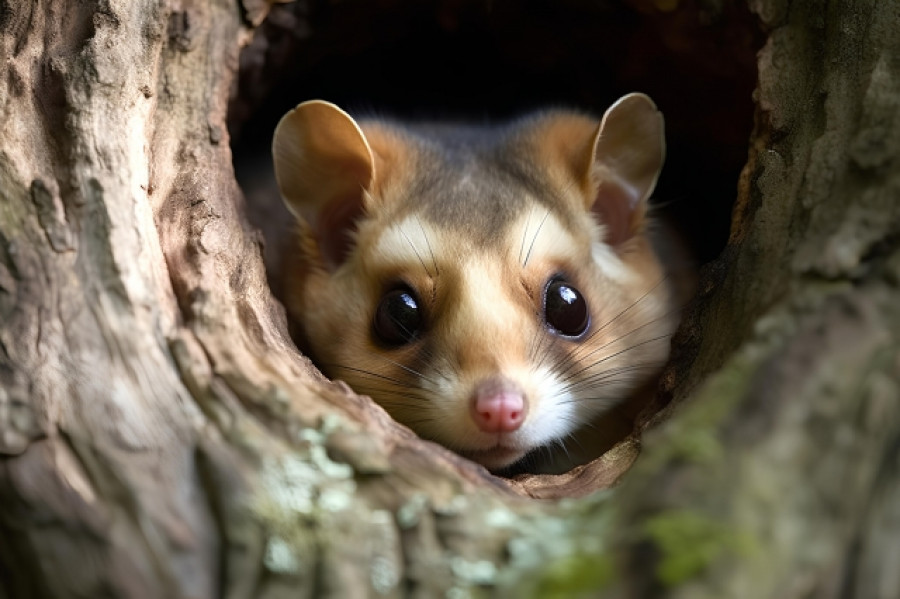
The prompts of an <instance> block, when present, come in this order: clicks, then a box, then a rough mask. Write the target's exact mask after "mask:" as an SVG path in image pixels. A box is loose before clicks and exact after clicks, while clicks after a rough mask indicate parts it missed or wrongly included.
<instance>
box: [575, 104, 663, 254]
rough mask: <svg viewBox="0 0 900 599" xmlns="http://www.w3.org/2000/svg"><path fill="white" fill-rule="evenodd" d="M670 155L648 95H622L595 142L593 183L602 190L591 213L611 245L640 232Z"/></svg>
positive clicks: (591, 205)
mask: <svg viewBox="0 0 900 599" xmlns="http://www.w3.org/2000/svg"><path fill="white" fill-rule="evenodd" d="M665 153H666V142H665V134H664V124H663V117H662V113H660V112H659V111H658V110H657V109H656V105H655V104H654V103H653V100H651V99H650V98H649V97H647V96H646V95H644V94H637V93H633V94H628V95H626V96H623V97H622V98H619V100H617V101H616V103H615V104H613V105H612V106H610V107H609V109H608V110H607V111H606V114H604V115H603V120H602V121H601V122H600V126H599V128H598V129H597V133H596V135H595V137H594V144H593V154H592V157H591V179H592V181H593V182H594V185H595V186H596V187H595V188H596V190H597V191H596V194H595V195H594V197H593V198H589V202H590V203H589V208H590V209H591V210H593V211H594V213H595V214H597V216H598V217H599V219H600V221H601V222H602V223H603V224H604V226H605V227H606V231H607V239H606V240H607V242H609V243H610V244H611V245H619V244H621V243H623V242H625V241H627V240H628V239H630V238H631V237H632V236H633V235H634V234H635V233H637V232H638V231H640V229H641V227H642V225H643V221H644V215H645V213H646V204H647V199H648V198H649V197H650V194H651V193H653V188H654V187H655V186H656V180H657V178H658V177H659V173H660V171H661V170H662V166H663V161H664V160H665Z"/></svg>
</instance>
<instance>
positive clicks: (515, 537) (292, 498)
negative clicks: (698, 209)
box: [0, 0, 900, 598]
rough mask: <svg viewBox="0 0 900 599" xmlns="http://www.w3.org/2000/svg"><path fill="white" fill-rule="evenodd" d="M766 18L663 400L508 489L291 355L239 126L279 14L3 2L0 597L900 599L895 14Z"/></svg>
mask: <svg viewBox="0 0 900 599" xmlns="http://www.w3.org/2000/svg"><path fill="white" fill-rule="evenodd" d="M751 7H752V9H753V10H754V11H755V12H756V14H758V15H759V18H760V21H761V23H762V26H763V27H765V28H766V31H767V35H768V42H767V44H766V46H765V48H764V49H763V51H762V52H761V53H760V57H759V61H760V63H759V64H760V79H759V85H758V89H757V92H756V93H757V102H758V112H757V124H756V129H755V131H754V133H753V136H752V140H751V147H750V153H749V161H748V164H747V167H746V169H745V171H744V176H743V178H742V181H741V183H740V187H739V190H738V194H739V197H738V202H739V203H738V209H737V211H736V213H735V217H734V228H733V233H732V238H731V241H730V243H729V247H728V249H727V250H726V252H725V253H724V255H723V256H722V257H721V258H720V259H719V260H718V261H717V262H716V263H715V264H713V265H711V266H710V267H709V268H708V269H707V271H706V273H705V279H704V281H705V285H704V287H703V292H702V293H701V297H700V298H699V301H698V305H697V307H696V308H695V309H694V310H693V312H692V314H691V317H690V318H689V319H688V322H687V323H686V324H685V326H684V328H683V331H682V334H681V336H680V339H679V340H678V341H677V347H678V350H679V351H678V352H677V356H678V358H677V359H676V361H675V363H673V365H672V367H671V368H670V370H669V371H668V374H667V377H666V379H665V381H664V392H663V393H662V394H661V395H660V398H659V403H658V406H657V407H658V408H660V411H659V412H657V413H655V414H649V413H648V416H647V418H646V419H645V421H644V422H643V425H644V426H645V427H646V428H647V432H646V434H645V435H644V439H643V441H639V440H638V439H637V438H636V437H635V438H630V439H628V440H626V441H625V442H623V443H622V444H620V445H619V446H618V447H617V448H615V449H614V450H613V451H612V452H610V453H609V454H607V455H606V456H603V457H602V458H601V459H600V460H598V461H597V462H595V463H593V464H590V465H588V466H587V467H584V468H581V469H578V470H577V471H575V472H573V473H570V474H569V475H565V476H562V477H531V478H525V479H521V480H516V481H505V480H501V479H497V478H494V477H491V476H489V475H488V474H487V473H486V472H484V471H483V470H481V469H479V468H477V467H474V466H473V465H471V464H469V463H467V462H465V461H464V460H462V459H460V458H457V457H455V456H454V455H452V454H450V453H449V452H446V451H444V450H442V449H441V448H439V447H436V446H434V445H431V444H428V443H424V442H422V441H420V440H418V439H417V438H415V437H414V436H413V435H412V434H410V433H409V432H407V431H406V430H404V429H402V428H400V427H399V426H397V425H396V424H394V423H393V422H392V421H391V420H390V419H389V418H388V417H387V416H386V415H385V414H384V413H383V412H382V411H381V410H380V409H378V408H376V407H374V406H373V405H372V404H371V403H370V402H368V401H367V400H365V399H363V398H359V397H357V396H355V395H353V394H352V393H351V392H349V390H347V389H346V388H345V387H344V386H342V385H340V384H334V383H330V382H328V381H326V380H325V379H324V378H322V377H321V376H320V375H318V374H317V373H316V371H315V369H314V368H313V367H312V366H311V365H310V364H309V362H308V361H306V360H305V358H303V357H302V356H301V355H299V354H298V353H297V351H296V350H295V349H294V347H293V346H292V345H291V343H290V341H289V339H288V338H287V336H286V333H285V328H286V327H285V322H284V316H283V312H282V310H281V308H280V307H279V306H278V304H277V303H276V302H275V301H274V300H273V299H272V298H271V296H270V294H269V292H268V289H267V286H266V282H265V273H264V270H263V266H262V260H261V257H260V253H261V252H260V240H259V237H258V235H257V234H256V233H255V231H254V230H252V228H251V227H249V226H248V225H247V224H246V221H245V219H244V216H243V213H242V199H241V193H240V190H239V189H238V187H237V185H236V183H235V181H234V176H233V173H232V169H231V164H230V151H229V148H228V138H227V132H226V129H225V110H226V103H227V99H228V94H229V88H230V86H231V84H232V81H233V79H234V74H235V69H236V64H237V56H238V51H239V49H240V47H241V45H242V44H243V43H245V42H246V41H247V39H248V36H249V35H250V32H251V31H252V28H253V27H254V26H255V25H257V24H258V23H259V22H260V20H261V19H262V18H263V17H264V15H265V13H266V10H267V6H266V3H265V2H262V1H260V2H250V1H249V0H248V1H246V2H244V3H243V4H240V5H239V4H238V3H236V2H231V1H228V0H217V1H210V2H202V1H197V2H192V1H189V0H181V1H179V0H92V1H87V2H78V3H75V2H67V1H65V0H40V1H38V2H34V3H27V2H10V1H9V0H0V48H2V57H3V64H4V71H3V72H2V77H0V194H2V203H0V597H10V598H13V597H16V598H18V597H34V596H60V597H69V596H72V597H85V596H89V597H98V596H127V597H132V596H133V597H145V596H146V597H182V596H183V597H213V596H226V597H235V598H236V597H250V596H253V597H282V596H291V597H294V596H309V597H331V596H333V597H361V596H382V595H383V596H405V595H411V596H421V597H430V596H444V594H445V593H446V594H447V596H458V597H464V596H482V595H491V594H496V595H499V596H529V595H537V596H541V595H543V594H553V593H554V592H555V593H558V594H560V595H561V596H578V595H579V594H580V595H581V596H592V597H593V596H600V595H601V594H603V593H605V594H606V595H608V596H611V597H613V596H614V597H620V596H628V597H650V596H664V595H668V596H677V597H775V596H777V597H810V596H816V597H847V596H857V597H884V598H893V597H897V596H900V575H898V574H897V571H896V563H897V560H898V553H900V546H898V540H897V539H900V507H898V506H900V476H898V474H900V398H898V395H900V390H898V378H900V377H898V374H900V299H898V293H897V290H898V289H897V288H898V286H900V202H898V201H897V198H898V195H900V104H898V103H900V14H898V12H900V11H898V5H897V4H896V3H894V2H877V1H874V0H869V1H857V2H853V3H848V2H837V1H832V2H824V1H822V2H814V1H811V0H808V1H805V2H801V1H795V2H788V1H787V0H752V1H751ZM688 400H690V401H688ZM641 445H643V446H644V449H643V453H642V456H641V458H640V460H638V461H637V463H636V466H635V467H634V468H633V469H632V470H631V471H630V472H629V473H628V476H627V477H625V482H624V484H623V485H621V486H619V487H617V488H616V489H615V490H613V491H610V492H603V493H593V494H590V495H587V496H584V495H586V494H587V493H588V492H589V491H593V490H598V489H603V488H606V487H609V486H610V485H611V484H612V483H613V482H614V481H616V480H617V479H618V478H619V476H620V475H621V473H622V472H623V471H624V470H625V469H626V468H627V467H628V466H629V465H630V464H631V463H632V461H633V460H634V458H635V457H636V455H637V452H638V448H639V447H640V446H641ZM567 495H569V496H584V497H582V498H581V499H578V500H575V501H565V502H538V501H534V500H533V499H529V497H560V496H567Z"/></svg>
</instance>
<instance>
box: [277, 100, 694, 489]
mask: <svg viewBox="0 0 900 599" xmlns="http://www.w3.org/2000/svg"><path fill="white" fill-rule="evenodd" d="M273 154H274V161H275V173H276V178H277V181H278V185H279V188H280V191H281V194H282V196H283V198H284V200H285V201H286V203H287V206H288V207H289V209H290V210H291V212H293V214H294V215H296V216H297V218H298V219H299V221H300V233H299V235H298V236H297V239H296V241H297V243H296V244H295V246H294V247H295V249H294V253H292V254H291V255H289V256H287V257H286V259H285V260H284V262H285V264H286V265H287V272H286V273H285V278H286V282H285V304H286V307H287V310H288V313H289V316H290V317H291V319H293V321H294V322H295V324H296V325H297V327H298V328H299V336H300V338H301V339H302V342H301V344H302V346H304V348H305V349H306V350H307V352H308V353H309V354H310V356H311V358H312V359H313V360H314V361H315V362H316V363H317V365H318V366H319V367H320V368H321V369H322V371H323V372H324V373H325V374H327V375H328V376H331V377H333V378H338V379H342V380H344V381H346V382H347V383H348V384H349V385H350V386H351V387H352V388H353V389H355V390H356V391H357V392H359V393H361V394H366V395H369V396H370V397H372V398H373V399H374V400H375V401H376V402H378V403H379V404H381V405H382V406H383V407H384V408H385V409H386V410H387V411H388V412H389V413H390V414H391V415H392V416H393V417H394V418H395V419H396V420H398V421H399V422H401V423H403V424H406V425H407V426H409V427H410V428H412V429H413V430H414V431H415V432H416V433H418V434H419V435H420V436H421V437H423V438H426V439H430V440H433V441H437V442H439V443H441V444H443V445H445V446H446V447H448V448H450V449H453V450H454V451H456V452H458V453H460V454H461V455H463V456H465V457H468V458H470V459H472V460H474V461H476V462H479V463H481V464H482V465H484V466H485V467H487V468H488V469H490V470H492V471H503V470H509V469H510V467H513V466H514V465H516V464H517V463H523V458H526V456H530V457H529V458H528V459H526V460H525V462H528V460H531V461H532V462H535V463H532V464H531V466H530V468H531V469H532V470H538V471H550V472H559V471H564V470H566V469H568V468H570V467H571V466H572V465H573V464H576V463H580V462H583V461H587V460H588V459H590V458H592V457H596V455H595V454H592V450H591V449H590V447H591V446H592V445H593V443H592V441H591V439H592V438H601V439H604V442H605V443H606V445H605V446H606V447H608V446H609V445H610V443H609V439H605V437H606V436H608V435H605V434H604V431H603V430H602V427H601V426H600V425H598V424H597V423H598V422H602V417H603V415H604V414H606V413H608V412H609V411H610V410H611V409H612V408H613V407H615V406H617V405H620V404H622V403H623V402H625V401H626V400H628V399H629V398H630V397H631V396H633V395H634V394H635V393H637V392H638V391H639V390H640V389H642V388H646V387H647V386H648V384H651V385H652V382H653V381H654V380H655V378H656V377H657V376H658V373H659V371H660V369H661V368H662V366H663V363H664V362H665V361H666V359H667V358H668V355H669V339H670V336H671V335H672V333H673V331H674V329H675V327H676V325H677V322H678V318H679V314H678V312H679V311H678V309H677V307H676V303H677V302H676V299H675V296H674V293H675V292H674V291H673V286H672V284H671V281H670V280H668V279H669V277H667V274H666V272H665V269H664V266H663V263H662V261H661V259H660V256H659V255H658V252H657V251H655V250H654V246H653V244H652V235H651V234H650V233H651V231H650V227H649V226H648V224H649V223H648V218H647V200H648V197H649V196H650V194H651V192H652V191H653V189H654V186H655V184H656V180H657V177H658V175H659V172H660V169H661V168H662V164H663V159H664V154H665V142H664V136H663V118H662V115H661V114H660V113H659V112H658V111H657V109H656V106H655V105H654V104H653V102H652V101H651V100H650V98H648V97H647V96H645V95H642V94H629V95H627V96H624V97H623V98H621V99H619V100H618V101H617V102H616V103H615V104H613V105H612V107H610V108H609V110H607V112H606V114H605V115H604V116H603V119H602V120H600V121H597V120H596V119H594V118H591V117H588V116H585V115H582V114H578V113H574V112H568V111H557V110H553V111H547V112H542V113H538V114H535V115H532V116H529V117H526V118H523V119H521V120H517V121H515V122H512V123H511V124H508V125H505V126H498V127H469V126H457V125H452V126H451V125H426V124H419V125H406V124H403V125H401V124H397V123H394V122H389V121H386V120H380V119H371V120H360V121H359V122H357V121H355V120H354V119H353V118H352V117H351V116H350V115H348V114H347V113H346V112H344V111H343V110H341V109H340V108H338V107H337V106H335V105H334V104H330V103H328V102H324V101H320V100H314V101H310V102H304V103H302V104H300V105H299V106H297V107H296V108H295V109H294V110H292V111H290V112H289V113H288V114H287V115H286V116H285V117H284V118H283V119H282V120H281V122H280V123H279V125H278V128H277V129H276V131H275V137H274V142H273ZM592 427H594V428H592ZM598 428H599V430H598ZM573 436H574V439H575V441H574V442H570V440H571V439H572V438H573ZM576 445H577V447H576ZM544 448H551V449H552V450H546V449H544ZM585 448H587V449H585ZM598 451H602V450H598ZM573 453H577V454H579V456H580V457H577V458H576V457H573V455H572V454H573ZM582 454H584V455H582Z"/></svg>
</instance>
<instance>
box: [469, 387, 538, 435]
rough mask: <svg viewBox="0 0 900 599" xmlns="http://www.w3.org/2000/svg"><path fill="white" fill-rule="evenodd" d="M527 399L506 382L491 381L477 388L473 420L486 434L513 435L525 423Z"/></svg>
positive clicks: (473, 401) (473, 405)
mask: <svg viewBox="0 0 900 599" xmlns="http://www.w3.org/2000/svg"><path fill="white" fill-rule="evenodd" d="M525 412H526V406H525V398H524V397H523V394H522V392H521V391H520V390H519V389H518V388H516V387H515V386H514V385H511V384H510V383H508V382H507V381H505V380H489V381H485V382H484V383H481V384H480V385H478V387H476V389H475V393H474V394H473V398H472V419H473V420H474V421H475V424H476V425H477V426H478V428H480V429H481V430H482V431H484V432H486V433H511V432H513V431H514V430H516V429H518V428H519V427H520V426H522V423H523V422H525Z"/></svg>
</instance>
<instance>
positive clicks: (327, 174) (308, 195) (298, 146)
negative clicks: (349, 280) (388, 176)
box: [272, 100, 375, 269]
mask: <svg viewBox="0 0 900 599" xmlns="http://www.w3.org/2000/svg"><path fill="white" fill-rule="evenodd" d="M272 156H273V158H274V162H275V179H276V180H277V181H278V188H279V190H280V191H281V195H282V197H283V198H284V200H285V203H286V204H287V206H288V208H289V209H290V210H291V212H293V213H294V214H295V215H296V216H297V217H298V218H301V219H303V220H304V221H306V223H307V224H308V225H309V227H310V230H311V231H312V234H313V235H314V237H315V239H316V241H317V243H318V245H319V250H320V253H321V255H322V258H323V260H324V261H325V266H326V267H329V268H332V269H333V268H335V267H337V266H339V265H340V264H341V263H342V262H343V260H344V258H345V257H346V255H347V253H348V251H349V249H350V245H351V239H352V236H351V233H352V231H353V228H354V226H355V223H356V220H357V219H358V218H359V217H360V216H361V215H362V214H363V212H364V209H365V197H366V192H367V191H368V190H370V189H371V187H372V184H373V181H374V180H375V162H374V160H373V157H372V150H371V148H370V147H369V143H368V141H366V137H365V135H364V134H363V132H362V130H361V129H360V128H359V125H357V124H356V121H354V120H353V118H352V117H351V116H350V115H349V114H347V113H346V112H344V111H343V110H341V109H340V108H338V107H337V106H335V105H334V104H331V103H330V102H324V101H322V100H311V101H309V102H303V103H302V104H300V105H299V106H297V107H296V108H294V109H293V110H291V111H290V112H288V113H287V114H286V115H285V116H284V117H283V118H282V119H281V121H280V122H279V123H278V126H277V127H276V128H275V137H274V139H273V141H272Z"/></svg>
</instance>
